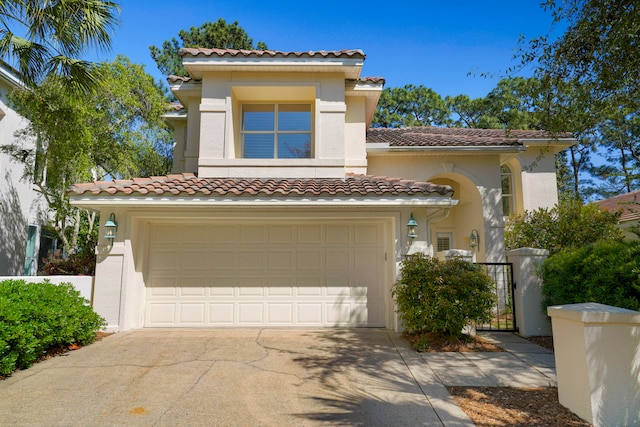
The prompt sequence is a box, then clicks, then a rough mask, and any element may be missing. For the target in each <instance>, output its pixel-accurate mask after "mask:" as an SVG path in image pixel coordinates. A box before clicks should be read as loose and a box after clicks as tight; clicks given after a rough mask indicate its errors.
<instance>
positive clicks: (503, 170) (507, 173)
mask: <svg viewBox="0 0 640 427" xmlns="http://www.w3.org/2000/svg"><path fill="white" fill-rule="evenodd" d="M505 177H508V180H509V181H508V183H509V192H507V193H505V191H504V185H503V184H504V178H505ZM500 194H501V197H500V205H501V208H502V209H501V210H502V216H503V217H510V216H511V215H513V214H515V212H516V197H515V194H514V193H513V170H512V169H511V167H510V166H509V165H507V164H504V165H500ZM505 199H507V200H508V201H509V212H505V209H504V207H505V205H504V203H505Z"/></svg>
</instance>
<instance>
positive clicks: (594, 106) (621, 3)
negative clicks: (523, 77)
mask: <svg viewBox="0 0 640 427" xmlns="http://www.w3.org/2000/svg"><path fill="white" fill-rule="evenodd" d="M543 5H544V7H545V8H546V9H548V10H550V11H551V12H552V15H553V20H554V24H556V25H557V24H566V25H567V30H566V31H565V32H564V34H562V35H561V36H560V37H558V38H557V39H553V38H552V37H551V36H549V35H545V36H540V37H537V38H534V39H532V40H529V41H528V43H525V42H524V40H523V43H522V45H521V50H520V57H521V59H522V63H523V64H531V63H533V64H535V65H536V75H537V76H538V77H540V78H541V79H549V80H550V81H552V82H553V83H554V85H556V87H558V88H559V89H560V90H561V91H565V92H566V90H563V89H566V88H567V87H569V88H570V89H571V92H572V93H571V100H572V103H573V104H574V105H576V106H578V105H579V106H582V107H585V108H584V110H582V113H581V115H580V121H581V122H582V126H580V127H578V128H576V129H577V130H581V129H589V128H593V127H594V126H595V125H596V124H598V123H599V122H600V120H601V119H602V118H603V117H604V118H606V117H608V116H609V115H610V113H611V112H612V111H616V110H618V109H620V108H627V109H629V111H638V109H639V106H640V43H639V42H638V40H639V37H640V7H639V5H638V2H637V0H562V1H558V0H546V1H545V2H543ZM561 82H562V84H563V85H565V86H566V87H565V88H562V87H559V85H560V84H561Z"/></svg>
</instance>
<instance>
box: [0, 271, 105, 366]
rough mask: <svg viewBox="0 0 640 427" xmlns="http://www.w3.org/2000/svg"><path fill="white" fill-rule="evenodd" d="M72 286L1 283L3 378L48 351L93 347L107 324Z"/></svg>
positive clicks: (22, 282) (45, 282) (23, 282)
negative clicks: (65, 347) (69, 346)
mask: <svg viewBox="0 0 640 427" xmlns="http://www.w3.org/2000/svg"><path fill="white" fill-rule="evenodd" d="M87 303H88V301H87V300H85V299H84V298H82V297H81V296H80V293H79V292H78V291H76V290H75V289H74V288H73V286H72V285H71V284H69V283H64V284H60V285H54V284H52V283H50V282H48V281H47V280H45V281H44V282H42V283H26V282H25V281H24V280H7V281H3V282H0V375H9V374H10V373H11V372H13V371H14V370H16V369H24V368H28V367H29V366H31V365H32V364H33V363H34V362H36V361H37V360H38V359H40V358H41V357H42V356H43V355H44V354H45V353H46V351H47V350H48V349H51V348H56V347H61V346H67V345H71V344H74V343H79V344H89V343H91V342H93V341H94V340H95V336H96V335H95V332H96V331H98V330H99V329H100V328H102V327H104V326H105V325H106V322H105V321H104V319H103V318H101V317H100V316H98V315H97V314H96V313H95V312H94V311H93V309H92V308H91V307H90V306H89V305H87Z"/></svg>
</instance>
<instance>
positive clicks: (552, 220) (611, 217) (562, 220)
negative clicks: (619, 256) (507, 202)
mask: <svg viewBox="0 0 640 427" xmlns="http://www.w3.org/2000/svg"><path fill="white" fill-rule="evenodd" d="M619 216H620V214H613V213H610V212H607V211H604V210H600V209H599V208H598V206H596V205H592V204H589V205H583V204H582V203H581V202H580V201H576V200H567V201H564V202H560V203H559V204H558V205H556V206H555V207H553V208H552V209H545V208H541V209H538V210H536V211H533V212H527V213H526V214H525V215H523V216H518V217H516V218H514V219H511V220H510V221H509V222H508V223H507V224H506V227H505V245H506V248H507V250H509V249H516V248H539V249H547V250H549V253H550V254H551V255H553V254H555V253H557V252H559V251H561V250H563V249H566V248H575V247H580V246H583V245H587V244H590V243H594V242H597V241H600V240H612V241H619V240H621V239H622V234H621V232H620V229H619V228H618V227H617V223H618V218H619Z"/></svg>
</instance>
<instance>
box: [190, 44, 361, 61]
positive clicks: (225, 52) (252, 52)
mask: <svg viewBox="0 0 640 427" xmlns="http://www.w3.org/2000/svg"><path fill="white" fill-rule="evenodd" d="M178 55H180V56H199V55H202V56H219V57H223V56H231V57H235V56H243V57H250V56H255V57H262V56H270V57H272V58H275V57H277V56H281V57H288V56H293V57H298V58H300V57H307V58H313V57H314V56H321V57H323V58H328V57H333V58H340V57H345V56H346V57H359V58H362V59H364V58H365V57H366V55H365V54H364V52H363V51H362V50H360V49H343V50H316V51H306V52H292V51H280V50H257V49H249V50H247V49H241V50H237V49H215V48H213V49H208V48H185V47H183V48H180V50H179V51H178Z"/></svg>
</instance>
